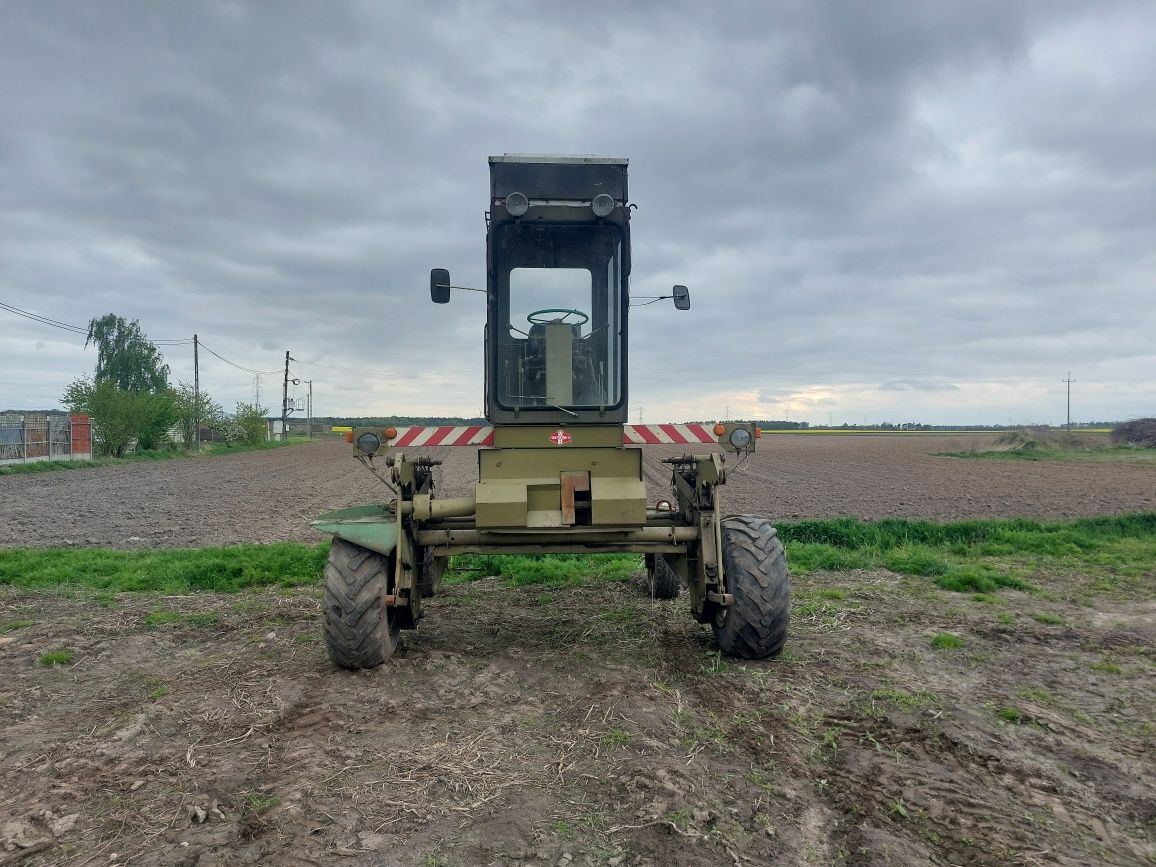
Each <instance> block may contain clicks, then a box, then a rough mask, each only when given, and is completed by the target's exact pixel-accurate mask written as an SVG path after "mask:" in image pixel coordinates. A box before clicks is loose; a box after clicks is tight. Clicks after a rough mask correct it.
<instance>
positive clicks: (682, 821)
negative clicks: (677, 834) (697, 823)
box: [665, 810, 693, 831]
mask: <svg viewBox="0 0 1156 867" xmlns="http://www.w3.org/2000/svg"><path fill="white" fill-rule="evenodd" d="M665 818H666V820H667V821H668V822H670V823H671V824H672V825H674V827H676V828H678V830H680V831H689V830H690V825H691V820H692V818H693V817H692V816H691V814H690V811H689V810H671V811H670V812H669V813H667V814H666V816H665Z"/></svg>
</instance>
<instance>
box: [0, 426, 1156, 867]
mask: <svg viewBox="0 0 1156 867" xmlns="http://www.w3.org/2000/svg"><path fill="white" fill-rule="evenodd" d="M973 439H974V438H971V437H968V438H966V439H960V438H951V437H945V438H939V437H931V438H920V437H902V438H842V437H840V438H828V437H801V436H798V437H782V438H779V437H776V438H774V439H772V440H770V441H766V440H765V441H764V442H763V443H762V444H761V449H762V450H761V451H760V453H759V454H758V455H757V456H756V459H755V460H753V461H752V462H751V463H750V464H749V465H748V467H747V468H746V470H745V471H744V472H742V473H739V474H738V475H736V476H734V477H733V478H732V484H731V485H729V486H728V494H729V496H730V502H731V504H732V508H733V510H734V511H761V512H763V513H765V514H769V515H771V516H784V517H796V516H804V515H820V516H823V515H832V514H850V515H860V516H866V517H876V516H880V515H912V516H927V517H939V518H963V517H974V516H988V515H1020V514H1023V515H1045V516H1057V517H1062V516H1067V515H1072V514H1092V513H1107V512H1121V511H1131V510H1140V509H1154V508H1156V501H1154V499H1153V498H1154V497H1156V474H1154V473H1153V468H1151V467H1137V466H1122V465H1103V464H1097V465H1049V464H1036V463H1018V462H1015V463H1011V462H998V463H996V462H990V463H989V462H984V461H965V460H958V459H950V458H936V457H930V456H929V455H928V452H932V451H942V450H955V449H966V448H968V447H970V445H971V444H972V443H971V440H973ZM664 453H669V452H664V451H663V450H661V449H651V450H649V451H648V453H647V456H646V466H647V473H648V479H649V480H650V481H651V482H652V483H659V484H655V485H654V486H653V490H652V492H651V495H652V498H657V497H659V496H662V495H663V494H664V493H665V492H664V490H663V489H662V486H661V484H660V483H661V481H662V480H664V479H665V472H664V470H663V466H662V465H661V464H660V463H658V459H659V458H660V457H661V456H662V455H663V454H664ZM443 457H445V459H446V461H447V464H446V466H445V467H444V468H443V470H444V476H445V479H444V482H445V483H444V484H443V487H442V491H443V493H445V494H447V495H452V494H453V493H456V492H461V491H462V490H463V489H468V485H469V483H470V481H471V480H472V463H471V462H472V460H473V453H472V452H471V451H468V450H458V451H452V452H451V450H449V449H446V450H443ZM379 491H380V488H379V487H377V483H376V482H374V480H373V479H372V478H371V477H369V476H368V474H367V473H366V472H365V471H364V470H363V469H362V468H361V467H360V466H358V465H357V464H356V463H355V462H353V461H352V460H351V459H350V458H349V457H348V454H347V451H346V448H345V447H344V446H342V445H341V444H338V443H320V444H316V445H309V446H302V447H294V448H289V449H283V450H276V451H272V452H261V453H248V454H240V455H236V456H230V457H223V458H213V459H211V460H204V461H172V462H167V463H157V464H147V465H145V464H141V465H122V466H115V467H106V468H93V469H91V470H78V471H68V472H58V473H48V474H43V475H33V476H8V477H3V478H0V518H3V520H0V528H3V529H2V530H0V533H3V534H4V535H0V544H7V545H12V544H24V545H38V546H40V545H51V544H65V543H71V544H80V545H95V544H101V545H113V546H117V547H136V546H184V545H190V544H209V543H218V544H219V543H228V542H234V541H267V540H276V539H302V540H309V539H312V538H314V537H312V536H311V532H310V531H309V530H308V528H307V523H308V520H309V519H310V518H312V517H313V516H314V515H315V514H316V513H317V512H319V511H322V510H324V509H328V508H335V507H339V506H343V505H347V504H351V503H356V502H363V501H366V500H371V499H374V498H376V497H377V496H378V493H379ZM1031 580H1032V582H1033V583H1034V584H1036V585H1038V586H1039V587H1040V588H1042V592H1039V593H1034V594H1026V593H1020V592H1016V591H1001V592H999V593H998V594H995V595H992V596H985V595H981V596H977V597H972V596H969V595H966V594H956V593H950V592H947V591H943V590H940V589H938V588H936V587H935V586H934V585H933V584H931V583H930V582H928V581H926V580H924V579H917V578H901V577H898V576H896V575H893V574H890V573H886V572H878V573H875V572H870V573H867V572H859V573H817V574H811V575H807V576H802V577H796V578H795V579H794V585H793V608H792V627H791V634H790V638H789V639H788V645H787V650H786V651H785V653H784V654H783V655H782V656H781V657H780V658H778V659H775V660H770V661H766V662H736V661H733V660H728V659H726V658H725V657H720V656H719V655H718V653H717V650H716V647H715V645H714V642H713V639H712V636H711V634H710V631H709V629H708V628H706V627H701V626H698V625H696V624H695V623H693V622H692V621H691V619H690V618H689V616H688V613H687V606H686V601H685V598H683V599H680V600H675V601H673V602H658V601H653V600H650V599H648V598H646V597H645V595H644V591H643V582H642V579H641V577H637V578H635V579H634V580H633V581H631V582H609V581H600V580H598V579H593V578H592V579H591V581H590V582H588V583H587V584H585V585H584V586H582V587H569V588H559V587H549V586H544V585H532V586H528V587H523V588H520V589H509V588H506V587H504V586H502V585H501V584H500V583H499V582H498V581H496V580H494V579H486V580H481V581H477V582H474V583H470V584H463V585H458V586H452V587H448V588H446V589H445V591H444V592H443V593H442V594H441V595H439V597H438V598H436V599H435V600H433V602H432V604H431V605H430V606H429V608H428V612H427V616H426V619H425V620H424V621H423V622H422V624H421V627H420V628H419V629H418V630H417V631H416V632H412V633H403V635H404V642H405V646H404V650H403V651H402V652H401V653H400V654H399V655H398V656H396V657H395V658H394V659H393V660H391V661H390V662H389V663H388V664H387V665H386V666H384V667H382V668H380V669H378V670H375V671H372V672H363V673H358V674H350V673H345V672H340V671H337V670H335V669H333V668H332V667H331V666H330V665H329V663H328V662H327V660H326V658H325V652H324V648H323V645H322V643H321V641H320V634H321V627H320V612H319V593H318V590H317V589H313V588H310V589H300V590H297V591H292V592H290V591H280V592H278V591H268V592H260V593H242V594H236V595H208V594H206V595H198V596H185V597H162V596H151V595H146V594H119V595H118V596H117V597H115V598H111V597H109V596H108V595H100V594H96V593H91V592H86V591H80V592H78V593H71V592H64V591H62V592H58V593H48V592H30V591H25V590H16V589H13V588H10V587H0V731H3V736H2V738H0V867H11V865H15V864H19V865H21V867H24V865H35V867H40V865H48V864H67V865H80V864H85V865H96V864H100V865H114V864H129V863H131V864H149V865H152V864H164V865H234V864H262V865H264V864H272V865H307V864H332V863H339V864H357V865H361V864H366V865H406V867H410V865H414V867H437V865H446V867H449V865H505V867H513V865H519V864H527V865H529V864H533V865H539V864H546V865H561V867H566V865H570V867H574V865H716V864H724V865H726V864H735V865H744V864H801V865H823V864H831V863H839V864H927V863H931V864H944V865H948V864H1025V865H1036V864H1064V865H1084V864H1093V863H1094V864H1153V863H1156V723H1154V720H1156V676H1154V674H1156V602H1154V598H1156V593H1154V592H1153V590H1154V584H1156V575H1149V576H1147V577H1146V578H1144V579H1143V580H1139V581H1135V582H1132V583H1120V584H1105V583H1104V581H1103V579H1100V581H1099V582H1092V581H1091V580H1090V579H1087V578H1085V577H1083V576H1080V575H1069V574H1041V575H1035V576H1031ZM940 633H950V634H952V635H954V636H957V637H958V638H959V639H960V644H961V646H958V647H945V648H938V649H937V648H936V647H934V646H933V644H932V641H933V639H934V638H935V637H936V636H937V635H939V634H940ZM53 651H67V652H68V653H69V654H71V659H70V660H69V661H68V662H65V663H63V664H59V665H55V666H46V665H43V664H41V662H40V659H41V657H42V656H43V655H44V654H46V653H50V652H53Z"/></svg>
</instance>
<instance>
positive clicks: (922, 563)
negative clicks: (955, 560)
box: [883, 547, 951, 578]
mask: <svg viewBox="0 0 1156 867" xmlns="http://www.w3.org/2000/svg"><path fill="white" fill-rule="evenodd" d="M883 565H884V566H886V567H887V568H888V569H890V570H891V571H892V572H898V573H899V574H900V575H921V576H924V577H928V578H932V577H935V576H936V575H943V574H944V573H945V572H947V571H948V570H949V569H950V568H951V567H950V565H949V564H948V562H947V561H946V560H944V559H943V557H942V556H941V555H939V554H938V553H936V552H935V551H932V550H931V549H929V548H922V547H919V548H908V547H904V548H899V549H897V550H895V551H893V552H891V553H890V554H889V555H888V556H887V557H885V558H884V560H883Z"/></svg>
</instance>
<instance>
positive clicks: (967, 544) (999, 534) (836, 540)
mask: <svg viewBox="0 0 1156 867" xmlns="http://www.w3.org/2000/svg"><path fill="white" fill-rule="evenodd" d="M778 530H779V535H780V536H781V537H782V539H783V541H784V543H785V545H786V549H787V560H788V562H789V563H790V565H791V571H792V572H793V573H795V574H805V573H808V572H813V571H816V570H830V571H842V570H849V569H888V570H890V571H892V572H896V573H898V574H901V575H913V576H919V577H925V578H929V579H931V581H933V582H934V583H935V584H936V585H938V586H939V587H942V588H944V589H945V590H952V591H956V592H967V593H973V594H987V595H985V596H983V597H981V598H980V600H977V601H989V598H990V594H991V593H993V592H994V591H996V590H998V589H1000V588H1012V589H1016V590H1028V591H1030V590H1032V589H1033V584H1032V582H1031V580H1029V579H1030V578H1031V576H1033V575H1037V574H1039V573H1041V572H1045V573H1046V572H1054V571H1063V572H1077V571H1078V572H1080V573H1081V574H1085V575H1087V576H1089V577H1090V578H1092V579H1095V580H1096V582H1097V584H1096V586H1095V588H1094V589H1096V590H1100V591H1107V592H1111V591H1113V590H1128V589H1133V590H1142V589H1143V586H1144V584H1145V583H1146V582H1147V581H1149V580H1150V576H1151V575H1152V573H1153V571H1154V570H1156V513H1153V512H1143V513H1137V514H1133V515H1120V516H1111V517H1101V518H1081V519H1078V520H1074V521H1033V520H1029V519H1026V518H1017V519H1011V520H985V521H956V522H950V523H936V522H933V521H920V520H908V519H902V518H886V519H884V520H881V521H857V520H855V519H853V518H835V519H827V520H805V521H786V522H782V523H780V524H778Z"/></svg>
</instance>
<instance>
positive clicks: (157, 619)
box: [144, 609, 181, 626]
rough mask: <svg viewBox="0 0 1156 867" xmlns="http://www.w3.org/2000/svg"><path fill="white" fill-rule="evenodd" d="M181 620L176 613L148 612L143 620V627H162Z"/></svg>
mask: <svg viewBox="0 0 1156 867" xmlns="http://www.w3.org/2000/svg"><path fill="white" fill-rule="evenodd" d="M180 620H181V615H180V612H178V611H167V610H164V609H162V610H160V611H150V612H149V613H148V615H147V616H146V617H145V619H144V625H145V626H164V625H165V624H168V623H178V622H179V621H180Z"/></svg>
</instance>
